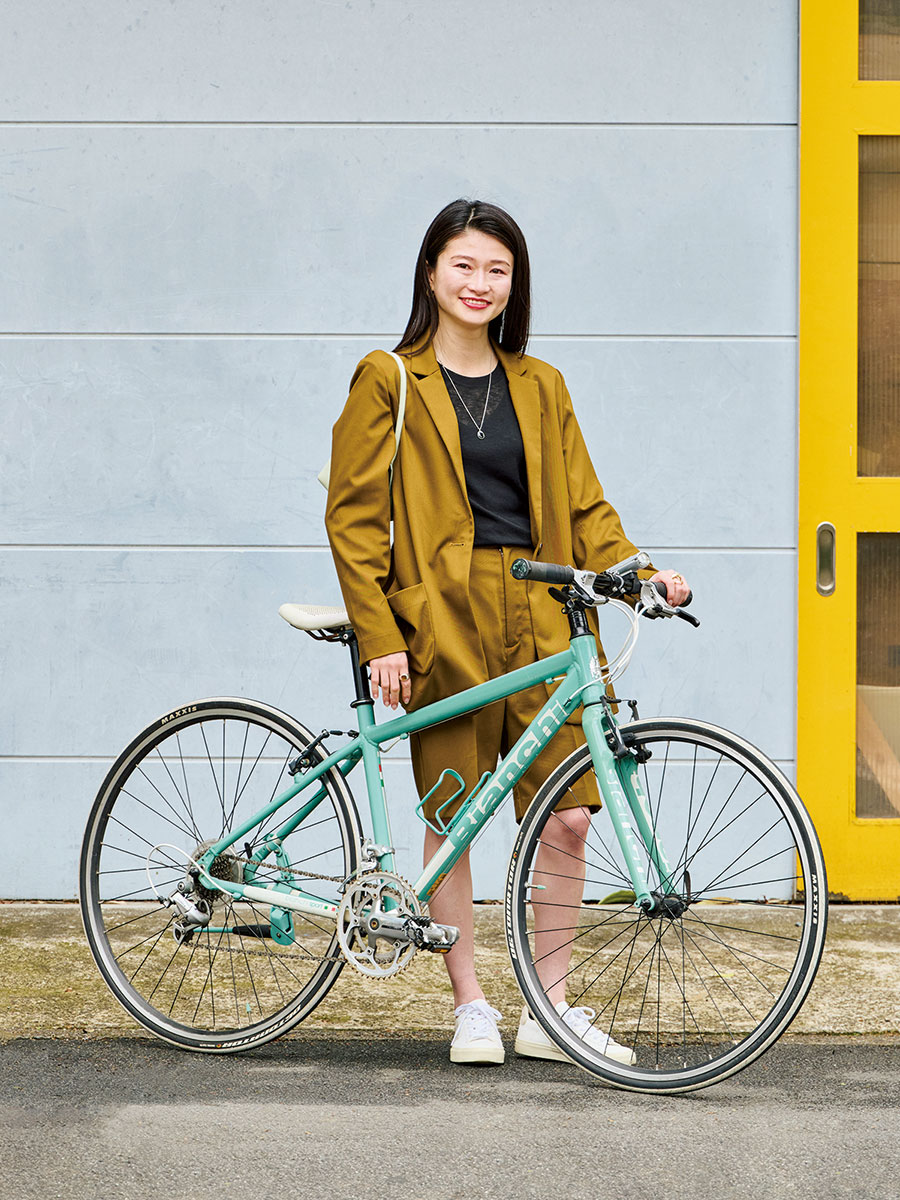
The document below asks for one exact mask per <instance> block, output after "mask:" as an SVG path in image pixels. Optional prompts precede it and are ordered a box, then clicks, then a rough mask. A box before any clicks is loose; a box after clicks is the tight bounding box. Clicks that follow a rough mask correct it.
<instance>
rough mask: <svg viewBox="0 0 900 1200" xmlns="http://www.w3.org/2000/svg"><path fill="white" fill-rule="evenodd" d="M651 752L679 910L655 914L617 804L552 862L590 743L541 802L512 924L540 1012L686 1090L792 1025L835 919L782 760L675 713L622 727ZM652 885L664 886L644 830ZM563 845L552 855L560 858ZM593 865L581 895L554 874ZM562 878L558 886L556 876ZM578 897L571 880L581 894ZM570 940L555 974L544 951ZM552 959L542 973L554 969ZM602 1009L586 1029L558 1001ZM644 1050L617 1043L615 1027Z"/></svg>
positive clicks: (570, 1037)
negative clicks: (548, 866)
mask: <svg viewBox="0 0 900 1200" xmlns="http://www.w3.org/2000/svg"><path fill="white" fill-rule="evenodd" d="M622 732H623V734H625V735H626V736H628V737H633V738H634V745H635V747H636V748H638V749H646V750H648V751H649V752H650V755H651V757H650V758H649V760H648V761H647V762H645V763H643V764H642V765H641V766H640V767H639V777H640V779H641V782H642V784H643V787H644V791H645V793H646V796H647V800H648V802H649V816H650V821H651V824H652V827H653V829H654V831H655V835H656V837H657V838H658V840H659V842H660V844H661V845H662V847H663V849H664V852H665V854H666V856H667V859H668V868H669V876H670V878H671V880H672V882H673V884H674V894H675V895H676V897H678V898H679V899H680V900H681V901H682V902H683V903H684V905H685V907H684V911H683V912H682V913H680V914H677V913H676V914H674V915H672V914H670V915H665V916H655V917H648V916H647V915H645V914H644V913H643V912H642V911H640V910H639V909H638V908H637V907H636V905H635V903H634V894H633V892H632V891H631V889H632V883H631V880H630V878H629V875H628V872H627V870H626V868H625V863H624V858H623V856H622V852H621V850H620V847H619V844H618V841H617V839H616V837H615V834H614V833H613V830H612V826H611V823H610V821H609V817H608V815H607V813H606V812H605V810H601V811H600V812H599V813H596V814H594V815H593V817H592V820H591V827H590V831H589V833H588V835H587V837H586V838H585V839H584V840H583V842H582V843H580V845H579V852H578V853H577V854H575V855H573V856H570V860H569V859H567V860H566V865H564V866H563V867H562V868H560V867H559V862H558V861H557V862H556V863H555V867H556V871H555V872H554V873H555V874H558V875H559V876H560V879H561V880H562V884H561V883H560V881H559V880H556V879H551V878H550V876H549V874H548V872H546V871H544V872H540V871H539V870H538V869H537V868H538V865H539V864H538V860H537V856H538V854H539V853H540V850H541V845H542V839H544V840H545V841H547V842H551V841H553V840H554V839H553V832H554V830H558V829H559V822H561V821H564V820H565V815H566V814H565V810H564V809H559V810H557V806H558V805H559V804H560V802H561V801H564V800H565V797H566V796H567V795H568V794H569V788H570V786H571V785H572V783H574V782H575V781H576V780H577V779H579V778H580V777H581V776H582V775H583V774H584V773H585V772H586V771H589V770H592V769H593V768H592V764H591V758H590V752H589V751H588V749H587V747H583V748H582V749H580V750H578V751H576V752H575V753H574V754H573V755H570V757H569V758H568V759H567V760H566V761H565V762H564V763H563V764H561V766H560V767H559V768H558V769H557V770H556V771H555V772H554V774H553V775H552V776H551V777H550V778H549V779H548V780H547V781H546V783H545V784H544V785H543V786H542V788H541V789H540V791H539V792H538V794H537V796H536V797H535V800H534V802H533V804H532V806H531V807H530V809H529V810H528V813H527V814H526V816H525V819H524V821H523V822H522V827H521V829H520V832H519V837H518V840H517V843H516V846H515V849H514V852H513V857H512V860H511V864H510V878H509V885H508V888H507V910H506V920H507V939H508V943H509V948H510V954H511V957H512V961H513V967H514V969H515V972H516V975H517V978H518V980H519V984H520V986H521V988H522V991H523V993H524V995H525V998H526V1001H527V1002H528V1004H529V1007H530V1008H531V1011H532V1013H533V1015H534V1016H535V1018H536V1019H537V1020H538V1022H539V1023H540V1025H541V1026H542V1028H543V1029H544V1030H545V1032H546V1033H547V1035H548V1036H549V1037H550V1038H551V1040H552V1041H553V1042H555V1043H556V1045H558V1046H559V1047H560V1048H561V1049H563V1050H564V1051H565V1052H566V1054H567V1055H568V1056H569V1057H570V1058H572V1059H573V1061H574V1062H576V1063H577V1064H578V1065H579V1066H581V1067H583V1068H584V1069H585V1070H587V1071H589V1072H591V1073H592V1074H595V1075H597V1076H599V1077H600V1078H602V1079H604V1080H605V1081H607V1082H609V1083H612V1084H614V1085H616V1086H618V1087H623V1088H628V1089H631V1090H634V1091H656V1092H680V1091H689V1090H692V1089H694V1088H698V1087H705V1086H707V1085H709V1084H711V1083H715V1082H718V1081H719V1080H721V1079H724V1078H727V1077H728V1076H729V1075H731V1074H733V1073H734V1072H735V1071H738V1070H740V1069H741V1068H743V1067H745V1066H747V1065H748V1064H749V1063H750V1062H752V1061H753V1060H754V1059H755V1058H757V1057H758V1056H759V1055H760V1054H762V1053H763V1051H764V1050H766V1049H767V1048H768V1047H769V1046H770V1045H772V1043H773V1042H774V1041H775V1040H776V1038H778V1037H779V1036H780V1034H781V1033H783V1032H784V1030H785V1029H786V1028H787V1026H788V1024H789V1023H790V1021H791V1020H792V1019H793V1017H794V1016H795V1015H796V1013H797V1010H798V1009H799V1007H800V1005H801V1004H802V1002H803V1000H804V998H805V997H806V994H807V992H808V991H809V988H810V986H811V984H812V981H813V978H814V976H815V972H816V969H817V967H818V963H819V959H820V957H821V953H822V947H823V943H824V937H825V925H826V909H827V885H826V880H825V867H824V863H823V861H822V855H821V850H820V848H819V844H818V840H817V838H816V835H815V831H814V829H813V826H812V823H811V822H810V820H809V817H808V815H807V813H806V811H805V809H804V808H803V805H802V803H801V802H800V800H799V798H798V797H797V795H796V793H795V792H794V790H793V788H792V787H791V785H790V784H789V782H788V781H787V779H786V778H785V777H784V776H783V775H782V773H781V772H780V771H779V770H778V768H777V767H776V766H775V765H774V764H773V763H771V762H770V761H769V760H768V759H766V758H765V757H764V756H763V755H761V754H760V753H759V751H758V750H756V749H755V748H754V747H752V746H750V745H749V744H748V743H747V742H744V741H743V740H742V739H740V738H738V737H736V736H735V735H734V734H730V733H728V732H726V731H725V730H721V729H717V728H716V727H714V726H711V725H705V724H702V723H699V722H693V721H684V720H677V719H660V720H652V721H637V722H633V723H632V724H630V725H626V726H623V727H622ZM642 854H643V859H644V863H645V867H646V869H647V872H648V878H649V881H650V890H651V891H657V892H660V893H661V892H662V891H664V890H665V889H664V887H663V882H662V879H661V876H660V871H659V870H658V869H657V868H656V867H654V864H653V862H652V861H651V856H650V854H649V853H648V852H647V850H646V848H645V847H642ZM547 861H548V860H546V859H545V860H544V862H545V863H546V862H547ZM581 872H583V873H584V881H585V882H584V890H583V895H582V896H581V899H580V901H578V900H576V902H575V903H574V904H570V905H568V906H565V905H560V904H555V903H554V902H553V897H554V892H553V888H554V887H559V886H564V885H565V882H566V878H568V881H569V886H574V884H572V883H571V881H572V880H575V879H577V878H579V877H580V875H581ZM548 889H549V892H550V894H549V895H547V894H546V893H547V892H548ZM570 899H571V897H570ZM568 944H570V945H571V955H570V957H569V959H568V960H567V961H566V962H565V963H564V965H563V966H562V967H559V966H558V965H555V966H554V975H555V977H554V978H553V979H550V978H549V977H548V975H547V970H546V967H544V966H542V964H544V963H546V962H549V959H550V955H551V954H553V953H554V952H556V954H557V964H558V952H559V949H560V947H561V946H565V945H568ZM542 974H543V976H544V978H543V979H542V978H541V975H542ZM561 980H564V982H565V987H566V1001H567V1002H568V1004H569V1005H571V1006H572V1007H573V1008H585V1009H587V1010H589V1014H591V1015H590V1016H589V1020H590V1022H591V1025H590V1029H591V1030H593V1031H596V1032H594V1033H588V1034H586V1035H585V1036H584V1037H579V1036H577V1035H576V1034H575V1033H574V1032H573V1031H572V1029H571V1028H570V1027H569V1026H568V1025H567V1024H566V1023H565V1022H564V1021H563V1019H562V1018H561V1017H560V1016H559V1014H558V1013H557V1012H556V1010H555V1008H554V1006H553V1005H552V1004H551V1003H550V1001H549V998H548V996H547V989H548V988H550V987H551V986H552V985H553V984H554V983H559V982H560V981H561ZM607 1037H608V1038H610V1039H612V1040H613V1041H614V1042H615V1043H618V1045H619V1046H623V1047H630V1048H631V1049H632V1051H633V1054H634V1057H635V1060H636V1061H635V1062H634V1064H633V1065H628V1064H627V1063H624V1062H617V1061H615V1060H614V1059H613V1058H611V1057H610V1055H609V1054H608V1053H604V1052H603V1044H604V1041H605V1038H607Z"/></svg>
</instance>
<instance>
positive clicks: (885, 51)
mask: <svg viewBox="0 0 900 1200" xmlns="http://www.w3.org/2000/svg"><path fill="white" fill-rule="evenodd" d="M859 77H860V79H900V0H860V5H859Z"/></svg>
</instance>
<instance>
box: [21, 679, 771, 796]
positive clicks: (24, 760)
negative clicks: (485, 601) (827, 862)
mask: <svg viewBox="0 0 900 1200" xmlns="http://www.w3.org/2000/svg"><path fill="white" fill-rule="evenodd" d="M238 698H239V699H240V697H238ZM117 757H118V755H117V754H22V755H16V754H0V766H5V765H7V764H15V765H34V766H40V765H42V764H45V763H113V762H115V760H116V758H117ZM197 761H198V762H199V761H202V760H200V759H198V760H197ZM226 761H231V760H230V759H229V756H228V755H226ZM382 761H383V762H384V764H385V765H386V766H400V765H401V764H402V765H406V764H407V763H409V762H411V761H412V760H411V759H410V758H409V757H408V756H407V755H404V756H400V755H382ZM690 761H691V759H690V758H672V757H671V755H670V756H669V759H668V762H669V763H676V762H683V763H686V762H690ZM772 762H774V763H778V764H781V763H785V764H787V765H788V766H792V765H793V763H794V760H793V759H792V758H773V759H772ZM360 795H364V789H363V790H361V792H360Z"/></svg>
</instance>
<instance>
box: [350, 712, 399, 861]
mask: <svg viewBox="0 0 900 1200" xmlns="http://www.w3.org/2000/svg"><path fill="white" fill-rule="evenodd" d="M374 707H375V706H374V704H373V703H372V701H371V700H370V701H369V703H368V704H366V703H363V704H360V705H359V706H358V707H357V709H356V712H357V719H358V721H359V733H360V741H361V742H362V756H363V770H364V771H365V776H366V792H367V794H368V797H369V811H370V813H371V816H372V839H373V841H374V842H375V844H376V845H377V846H388V847H390V849H389V850H388V852H387V853H385V854H379V855H378V865H379V867H380V868H381V869H382V870H383V871H393V870H394V869H395V868H394V854H393V846H394V844H393V842H392V841H391V822H390V817H389V816H388V808H387V796H386V795H385V790H384V771H383V770H382V766H381V752H380V750H379V748H378V746H376V745H375V743H374V742H371V741H370V740H369V739H368V738H367V737H366V733H367V732H368V731H369V730H370V729H372V728H374V726H375V714H374V712H373V709H374Z"/></svg>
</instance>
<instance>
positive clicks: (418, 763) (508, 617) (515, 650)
mask: <svg viewBox="0 0 900 1200" xmlns="http://www.w3.org/2000/svg"><path fill="white" fill-rule="evenodd" d="M530 557H531V549H530V548H522V547H516V546H500V547H495V546H476V547H475V549H474V551H473V553H472V570H471V574H470V576H469V586H470V597H469V598H470V600H471V603H472V608H473V609H474V612H475V619H476V621H477V624H478V631H479V634H480V636H481V644H482V646H483V648H484V656H485V659H486V661H487V676H486V678H487V679H492V678H494V677H496V676H497V675H504V674H506V673H508V672H509V671H514V670H515V669H516V668H517V667H524V666H528V665H530V664H531V663H533V662H534V661H535V660H536V659H537V657H538V652H537V649H536V647H535V644H534V632H533V629H532V624H531V610H530V606H529V604H528V593H527V588H526V585H525V584H523V583H521V582H519V581H518V580H516V579H513V578H512V576H511V575H510V573H509V567H510V564H511V563H512V562H513V560H514V559H516V558H530ZM532 586H535V585H532ZM437 633H438V639H440V631H437ZM438 653H439V654H440V642H439V644H438ZM413 687H414V689H415V676H413ZM546 702H547V689H546V687H545V686H544V685H543V684H538V685H536V686H535V687H532V688H529V689H528V690H527V691H524V692H518V693H517V694H516V695H514V696H509V697H507V698H506V699H505V700H498V701H496V703H494V704H491V705H489V706H488V707H487V708H482V709H480V710H479V711H478V712H475V713H468V714H466V715H465V716H462V717H456V718H455V719H454V720H452V721H445V722H443V723H442V724H440V725H435V726H433V727H432V728H431V729H424V730H422V731H421V733H416V734H413V735H412V736H411V737H410V751H411V755H412V764H413V773H414V775H415V779H416V787H417V789H418V792H419V795H420V796H424V795H425V794H426V793H427V792H428V791H429V790H430V789H431V788H432V787H433V786H434V784H435V783H436V782H437V780H438V777H439V776H440V774H441V771H443V770H444V768H445V767H452V768H453V770H454V771H456V772H458V774H460V775H461V776H462V778H463V779H464V780H465V784H466V790H465V792H463V793H462V795H461V796H460V797H459V800H458V801H456V802H455V803H454V804H453V805H450V806H448V807H447V808H445V809H444V811H443V812H442V813H441V819H442V820H444V821H447V820H449V818H450V817H451V816H452V815H453V813H454V812H455V811H456V810H457V809H458V808H459V807H460V805H461V804H462V801H463V799H464V798H465V796H467V795H468V794H469V793H470V792H471V790H472V789H473V788H474V787H475V785H476V783H477V782H478V780H479V779H480V778H481V776H482V775H483V774H484V772H485V771H493V770H494V768H495V767H496V765H497V762H498V759H499V758H500V757H502V756H503V755H505V754H506V753H507V751H508V750H509V749H510V748H511V747H512V746H513V745H514V744H515V742H516V741H517V740H518V738H519V737H520V736H521V735H522V733H523V732H524V731H525V729H526V727H527V726H528V725H529V724H530V723H531V721H532V720H533V719H534V717H535V716H536V715H537V713H538V712H539V711H540V709H541V708H542V706H543V705H544V704H545V703H546ZM582 745H584V734H583V732H582V729H581V726H580V725H574V724H571V723H568V722H567V723H566V724H565V725H564V726H563V727H562V729H560V730H559V732H558V733H557V734H556V736H555V737H554V738H553V740H552V741H551V742H550V743H549V745H548V746H547V747H546V748H545V749H544V751H543V752H542V753H541V754H540V756H539V757H538V758H537V760H536V761H535V762H534V763H533V764H532V765H531V766H530V767H529V768H528V770H527V771H526V772H525V774H524V775H523V776H522V778H521V780H520V781H519V783H518V784H517V785H516V787H515V789H514V792H513V795H514V799H515V806H516V820H517V821H521V819H522V817H523V816H524V815H525V810H526V809H527V808H528V805H529V804H530V803H531V801H532V800H533V799H534V796H535V793H536V792H537V790H538V788H539V787H540V786H541V784H542V783H543V782H544V780H545V779H546V778H547V777H548V776H549V775H550V774H551V773H552V772H553V771H554V770H555V769H556V768H557V767H558V766H559V764H560V763H561V762H562V761H563V759H564V758H567V757H568V756H569V755H570V754H571V753H572V751H573V750H577V749H578V747H579V746H582ZM458 787H459V784H458V783H457V781H456V780H455V779H453V778H452V777H451V778H448V779H445V780H444V782H443V784H442V785H441V787H440V789H439V790H438V791H437V792H436V793H435V794H434V795H433V796H432V797H431V798H430V800H429V802H428V804H427V805H426V808H425V813H426V816H427V817H428V818H429V820H433V819H434V815H435V812H436V811H437V809H438V807H439V806H440V805H441V804H443V803H444V801H445V800H446V799H447V798H448V797H449V796H452V795H453V792H454V791H455V790H456V789H457V788H458ZM582 805H584V806H585V807H587V808H591V809H598V808H599V807H600V796H599V793H598V791H597V784H596V780H595V779H594V776H593V773H592V772H588V774H587V775H585V776H583V777H582V779H580V780H579V781H578V783H577V784H576V785H575V787H573V788H572V789H571V790H570V791H569V792H568V793H567V795H566V796H565V798H564V799H563V800H562V802H561V803H560V805H559V807H560V808H578V807H580V806H582Z"/></svg>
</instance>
